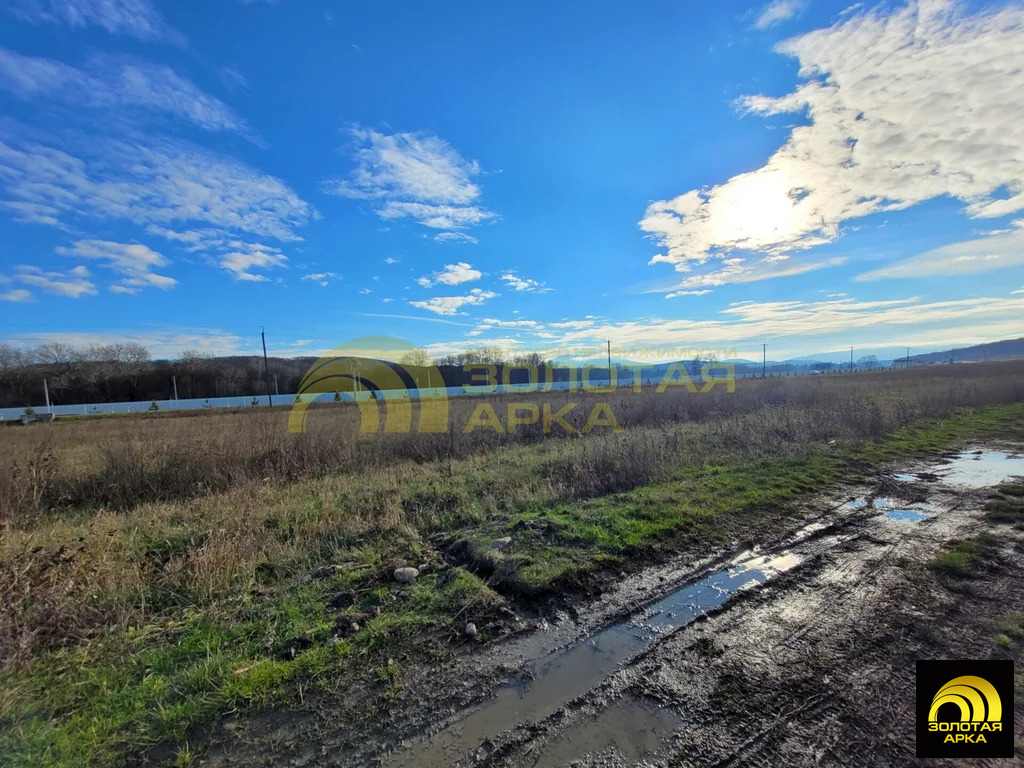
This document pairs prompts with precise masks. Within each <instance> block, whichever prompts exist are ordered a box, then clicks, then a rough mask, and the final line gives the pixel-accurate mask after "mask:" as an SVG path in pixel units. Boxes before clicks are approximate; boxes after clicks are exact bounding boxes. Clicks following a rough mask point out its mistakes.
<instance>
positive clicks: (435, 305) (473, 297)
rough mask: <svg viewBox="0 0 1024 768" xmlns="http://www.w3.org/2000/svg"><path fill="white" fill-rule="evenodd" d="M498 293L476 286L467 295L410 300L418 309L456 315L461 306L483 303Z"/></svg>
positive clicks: (438, 313)
mask: <svg viewBox="0 0 1024 768" xmlns="http://www.w3.org/2000/svg"><path fill="white" fill-rule="evenodd" d="M497 295H498V294H496V293H494V292H493V291H485V290H483V289H481V288H474V289H473V290H471V291H470V292H469V293H468V294H466V295H465V296H435V297H434V298H432V299H427V300H426V301H410V302H409V304H411V305H412V306H414V307H416V308H417V309H425V310H427V311H428V312H433V313H434V314H437V315H455V314H459V309H460V308H461V307H464V306H472V305H477V304H483V303H484V302H485V301H487V300H488V299H493V298H495V297H496V296H497Z"/></svg>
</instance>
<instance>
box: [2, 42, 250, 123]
mask: <svg viewBox="0 0 1024 768" xmlns="http://www.w3.org/2000/svg"><path fill="white" fill-rule="evenodd" d="M0 88H3V89H5V90H8V91H11V92H12V93H14V94H16V95H17V96H19V97H21V98H23V99H26V100H33V101H35V100H38V99H41V98H45V99H47V100H48V101H49V102H52V103H58V104H62V105H64V106H67V107H71V108H73V109H74V110H80V109H95V110H103V111H104V113H105V114H104V119H105V120H107V121H109V120H111V119H113V118H114V117H115V116H120V115H122V114H123V113H127V112H129V111H139V110H145V111H149V112H156V113H163V114H165V115H168V116H170V117H174V118H177V119H180V120H187V121H189V122H191V123H193V124H195V125H197V126H199V127H200V128H203V129H206V130H209V131H232V132H235V133H240V134H243V135H246V136H251V132H250V130H249V128H248V127H247V126H246V124H245V121H244V120H242V118H241V117H239V116H238V115H237V114H236V113H235V112H234V110H232V109H231V108H230V107H228V106H227V105H226V104H224V103H223V102H222V101H220V100H219V99H217V98H215V97H213V96H210V95H209V94H207V93H204V92H203V91H201V90H200V89H199V88H197V87H196V86H195V85H193V84H192V83H191V82H189V81H188V80H186V79H184V78H183V77H181V76H180V75H178V74H177V73H176V72H175V71H174V70H172V69H171V68H170V67H165V66H163V65H158V64H150V63H148V62H143V61H131V60H117V59H114V58H112V57H109V56H93V57H92V58H91V59H90V60H89V61H88V62H87V64H86V66H85V68H84V69H76V68H75V67H72V66H69V65H67V64H63V63H61V62H59V61H55V60H53V59H45V58H39V57H34V56H24V55H22V54H20V53H15V52H14V51H10V50H7V49H5V48H0Z"/></svg>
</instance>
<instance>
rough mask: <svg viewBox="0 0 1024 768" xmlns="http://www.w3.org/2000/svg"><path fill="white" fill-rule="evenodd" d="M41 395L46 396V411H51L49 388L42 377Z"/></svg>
mask: <svg viewBox="0 0 1024 768" xmlns="http://www.w3.org/2000/svg"><path fill="white" fill-rule="evenodd" d="M43 396H44V397H45V398H46V412H47V413H53V408H51V407H50V388H49V387H48V386H47V385H46V379H43Z"/></svg>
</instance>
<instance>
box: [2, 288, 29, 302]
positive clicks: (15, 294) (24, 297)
mask: <svg viewBox="0 0 1024 768" xmlns="http://www.w3.org/2000/svg"><path fill="white" fill-rule="evenodd" d="M0 301H14V302H25V301H32V292H31V291H26V290H25V289H24V288H15V289H14V290H12V291H4V292H3V293H0Z"/></svg>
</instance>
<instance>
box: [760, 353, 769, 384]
mask: <svg viewBox="0 0 1024 768" xmlns="http://www.w3.org/2000/svg"><path fill="white" fill-rule="evenodd" d="M767 369H768V345H767V344H762V345H761V378H762V379H763V378H765V372H766V371H767Z"/></svg>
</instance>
